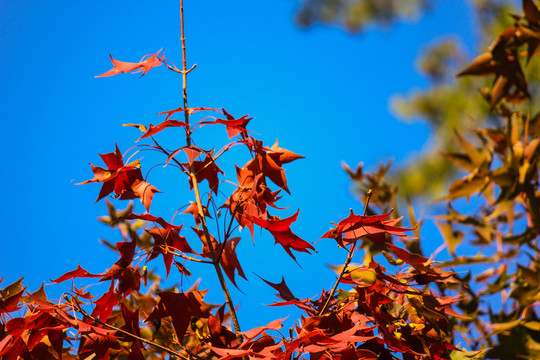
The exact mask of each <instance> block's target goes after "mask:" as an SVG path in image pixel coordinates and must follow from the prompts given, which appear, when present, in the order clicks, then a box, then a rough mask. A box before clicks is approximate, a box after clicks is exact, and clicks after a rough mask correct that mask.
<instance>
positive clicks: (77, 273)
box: [51, 264, 103, 284]
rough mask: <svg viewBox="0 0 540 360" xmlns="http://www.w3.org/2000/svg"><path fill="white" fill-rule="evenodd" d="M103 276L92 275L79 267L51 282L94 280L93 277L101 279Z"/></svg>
mask: <svg viewBox="0 0 540 360" xmlns="http://www.w3.org/2000/svg"><path fill="white" fill-rule="evenodd" d="M101 276H103V274H90V273H89V272H88V271H86V270H84V269H83V268H82V267H81V265H80V264H79V266H78V267H77V269H75V270H72V271H68V272H67V273H65V274H64V275H62V276H60V277H59V278H58V279H55V280H51V281H52V282H54V283H57V284H58V283H61V282H62V281H66V280H69V279H74V278H92V277H101Z"/></svg>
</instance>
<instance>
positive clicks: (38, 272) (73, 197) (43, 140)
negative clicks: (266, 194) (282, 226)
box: [0, 0, 475, 328]
mask: <svg viewBox="0 0 540 360" xmlns="http://www.w3.org/2000/svg"><path fill="white" fill-rule="evenodd" d="M263 4H264V5H263ZM269 4H271V6H270V5H269ZM297 6H298V3H297V2H296V1H290V0H288V1H285V0H278V1H272V2H260V1H247V0H242V1H228V2H224V1H206V2H201V1H189V0H188V1H186V4H185V15H186V25H185V28H186V36H187V55H188V63H189V65H188V66H191V64H193V63H196V64H197V65H198V66H197V69H196V70H195V71H194V72H193V73H192V75H190V78H189V85H188V93H189V103H190V106H208V107H225V108H226V109H227V110H228V111H229V112H231V113H232V114H234V115H235V116H241V115H244V114H250V115H251V116H253V117H254V118H255V119H254V120H253V121H252V123H251V129H252V130H254V131H256V132H257V133H259V134H260V137H261V138H262V139H264V140H265V143H266V144H268V145H271V144H272V143H273V142H274V141H275V139H279V143H280V145H281V146H282V147H284V148H287V149H290V150H292V151H295V152H297V153H299V154H302V155H304V156H305V157H306V159H303V160H299V161H297V162H294V163H291V164H287V166H286V168H287V176H288V180H289V188H290V189H291V193H292V196H291V197H285V198H284V199H283V200H282V203H281V204H282V206H291V208H290V209H289V210H286V211H284V212H282V213H281V214H280V215H281V216H282V217H285V216H290V215H292V214H293V213H294V212H295V211H296V210H297V209H298V208H299V209H300V216H299V218H298V221H297V223H295V224H294V225H293V228H292V229H293V231H295V232H296V233H297V234H299V235H300V236H301V237H303V238H304V239H306V240H307V241H310V242H313V241H315V240H317V239H318V238H319V237H320V236H321V235H322V234H323V233H324V232H326V231H327V230H328V228H329V226H330V222H331V221H337V220H339V219H340V218H343V217H345V216H347V215H348V212H349V208H354V209H356V210H357V212H359V211H361V209H362V206H361V204H359V203H358V202H357V201H356V200H354V199H353V197H352V196H351V193H350V189H349V187H350V183H349V181H348V178H347V176H346V175H345V174H344V172H343V171H342V170H341V166H340V163H341V162H342V161H346V162H347V163H349V164H350V165H351V166H354V165H356V163H358V162H360V161H363V162H364V163H365V164H366V165H367V167H368V168H374V167H376V166H377V164H378V162H379V161H381V160H389V159H392V158H393V159H395V160H396V161H400V160H402V159H405V158H407V156H408V155H409V154H411V153H412V152H413V151H418V150H420V149H421V148H422V146H423V144H424V143H425V141H426V139H427V137H428V135H429V132H428V130H427V129H426V128H425V127H424V126H423V125H421V124H414V125H407V124H404V123H401V122H399V121H398V120H397V119H395V118H394V117H393V116H392V115H391V114H390V111H389V99H390V97H391V96H392V95H393V94H395V93H406V92H407V91H408V90H411V89H413V88H419V87H420V88H421V87H424V86H426V80H425V79H423V78H422V77H421V76H420V75H419V74H418V73H417V72H416V70H415V65H414V61H415V58H416V57H417V55H418V54H419V51H420V50H421V49H422V48H423V47H424V46H425V45H426V44H428V43H432V42H434V41H436V40H437V39H439V38H441V37H443V36H447V35H450V34H455V35H454V36H457V37H459V38H460V39H462V41H463V43H464V44H465V49H466V50H469V51H470V52H472V51H471V49H472V48H474V46H473V41H474V38H475V36H474V31H475V30H474V26H473V23H472V21H471V19H470V13H469V10H468V8H467V6H466V5H465V4H464V1H462V0H453V1H440V2H437V5H436V7H435V8H434V9H433V11H432V12H430V13H428V14H426V15H425V16H424V17H422V19H421V20H420V21H418V22H415V23H399V24H397V25H395V26H394V27H392V28H390V29H386V30H382V31H381V30H373V31H370V32H368V33H366V34H363V35H357V36H351V35H349V34H347V33H346V32H344V31H342V30H339V29H335V28H327V27H314V28H311V29H308V30H303V29H299V28H298V27H297V26H296V25H295V24H294V22H293V17H294V13H295V10H296V8H297ZM179 37H180V34H179V16H178V4H176V2H152V3H149V2H142V1H130V2H126V1H115V2H111V1H86V2H84V1H83V2H81V1H75V2H74V1H54V2H38V1H25V0H19V1H10V2H8V1H6V0H1V1H0V52H1V53H2V57H1V58H0V95H1V96H0V121H1V124H2V133H3V136H2V142H1V146H2V156H1V157H0V166H1V168H2V177H1V178H0V186H1V188H2V189H3V196H2V198H3V206H2V207H1V210H0V211H1V218H2V220H3V227H2V232H1V235H0V242H1V248H0V249H1V250H0V277H2V276H3V277H4V278H5V279H4V283H3V285H4V286H5V285H6V284H8V283H10V282H12V281H15V280H16V279H18V278H19V277H21V276H24V277H25V282H26V284H28V288H29V289H30V290H35V289H37V288H38V287H39V285H40V284H41V282H42V281H45V282H49V279H51V278H57V277H59V276H60V275H62V274H63V273H65V272H67V271H69V270H73V269H75V268H76V267H77V264H79V263H80V264H81V265H82V266H83V267H84V268H86V269H87V270H89V271H91V272H94V273H98V272H102V271H104V270H105V269H106V268H107V267H108V266H110V265H111V264H112V263H113V262H115V261H116V259H117V256H116V255H115V254H114V253H112V252H111V251H109V250H107V249H106V248H105V247H104V246H103V245H101V244H99V242H98V239H99V238H100V237H106V238H107V239H109V240H111V241H113V242H116V241H120V240H121V238H120V236H119V234H116V233H111V232H110V231H108V230H107V229H106V228H105V227H104V226H103V225H100V224H99V223H98V222H97V221H96V217H97V216H101V215H104V214H105V213H106V209H105V203H104V202H103V201H102V202H99V203H97V204H93V202H94V200H95V198H96V197H97V194H98V192H99V189H100V186H99V185H93V184H92V185H85V186H75V185H74V184H73V183H76V182H80V181H83V180H86V179H89V178H91V177H92V173H91V170H90V167H89V166H88V163H89V162H92V163H94V164H96V165H100V164H101V160H100V158H99V156H98V153H106V152H111V151H113V150H114V144H115V142H117V143H118V145H119V147H120V149H121V150H122V151H125V150H127V149H128V148H130V147H131V146H132V145H133V144H134V141H135V140H136V139H137V137H138V136H139V133H138V132H137V131H138V130H136V129H133V128H124V127H122V124H124V123H143V124H149V123H150V122H153V123H154V124H156V123H158V122H159V121H160V118H159V117H158V116H156V115H155V114H156V113H158V112H161V111H165V110H170V109H173V108H176V107H178V106H180V104H181V98H180V96H181V91H180V90H181V77H179V76H175V74H173V73H172V72H170V71H168V70H166V69H165V68H158V69H154V70H152V71H151V72H150V73H148V74H147V75H146V76H145V77H143V78H139V76H137V75H131V76H130V75H124V76H116V77H112V78H99V79H96V78H94V77H93V76H94V75H97V74H100V73H103V72H105V71H107V70H108V69H109V68H110V67H111V65H110V61H109V56H108V54H109V53H111V54H112V55H113V56H114V57H115V58H117V59H119V60H124V61H133V62H137V61H139V59H140V58H141V57H142V56H143V55H144V54H147V53H154V52H156V51H157V50H159V49H160V48H164V51H165V54H166V56H167V57H168V58H169V59H171V60H172V61H173V62H175V63H176V64H177V66H180V65H181V62H180V42H179ZM220 136H221V135H220ZM215 140H216V138H214V135H213V134H212V138H211V139H210V140H200V143H205V144H211V143H212V142H213V141H215ZM225 140H226V137H225V133H224V131H223V135H222V137H221V138H219V139H218V140H217V141H219V144H223V142H224V141H225ZM146 160H148V159H146ZM225 160H226V162H225V163H224V164H223V166H222V169H223V170H224V171H225V172H226V174H227V175H228V176H229V179H233V180H234V179H235V178H234V168H233V167H232V162H230V161H229V160H234V157H233V158H229V159H225ZM227 161H228V162H227ZM142 162H143V170H144V167H145V159H143V160H142ZM148 168H149V165H148V164H147V165H146V169H148ZM164 176H177V177H175V178H169V179H163V177H164ZM149 181H150V182H152V183H153V184H154V185H155V186H156V187H158V188H159V189H160V190H163V191H164V193H163V194H158V195H156V197H155V200H154V203H153V205H152V209H151V210H152V213H153V214H155V215H158V216H162V217H164V218H165V219H170V218H171V216H172V214H173V212H174V211H175V209H177V208H178V207H180V206H182V205H184V204H185V203H187V202H188V201H189V200H193V194H191V193H188V192H186V191H182V190H178V187H180V188H181V189H182V188H184V187H186V186H187V181H186V180H185V179H184V178H183V177H181V176H178V175H177V174H176V173H174V172H173V171H170V170H167V169H165V170H161V169H159V170H155V171H153V173H152V174H151V176H150V177H149ZM224 189H225V188H224ZM221 201H224V199H223V198H222V199H221ZM117 204H118V206H119V207H120V208H122V207H124V204H123V203H117ZM139 210H140V209H139ZM184 235H188V236H191V234H189V233H188V232H185V233H184ZM432 235H433V237H434V239H433V240H432V241H430V246H433V248H432V249H428V251H429V250H433V249H435V248H436V247H438V246H439V245H440V244H441V242H442V240H441V239H440V237H439V235H438V233H433V234H432ZM242 236H243V240H242V242H241V243H240V245H239V250H238V252H239V258H240V261H241V264H242V266H243V268H244V271H245V272H246V274H247V276H248V278H249V282H245V281H243V280H239V281H238V283H239V286H240V288H241V289H242V291H243V292H244V294H242V293H239V292H238V291H233V299H234V300H235V302H237V303H238V304H239V305H240V317H241V322H243V323H244V324H245V325H244V326H245V328H248V327H253V326H256V325H262V324H263V323H266V322H268V321H270V320H271V319H274V318H276V317H284V316H286V315H287V314H288V312H289V310H288V309H278V310H275V309H274V310H272V311H273V312H271V311H270V310H269V309H268V308H264V307H261V305H260V304H261V303H264V304H268V303H270V302H271V301H273V300H277V299H276V298H275V297H274V296H273V294H274V293H275V291H274V290H273V289H271V288H269V287H268V286H266V285H265V284H263V283H262V282H261V281H260V280H259V279H258V278H257V277H256V276H255V275H254V274H253V272H257V274H259V275H261V276H262V277H264V278H266V279H268V280H270V281H274V282H279V281H280V279H281V276H285V278H286V280H287V283H288V284H289V286H290V288H291V289H292V291H293V292H294V293H295V295H296V296H298V297H312V296H316V295H317V296H318V295H319V294H320V291H321V289H322V288H323V287H324V288H326V289H328V288H329V287H330V286H331V285H332V283H333V281H334V279H335V276H334V274H333V273H332V272H331V271H330V270H329V269H328V268H327V267H326V264H328V263H333V264H337V263H342V262H343V261H344V259H345V257H346V254H345V253H344V252H343V251H337V249H336V246H335V244H334V243H333V242H331V241H320V242H318V243H317V244H316V247H317V249H318V250H319V253H318V254H315V255H311V256H310V255H305V254H298V256H297V258H298V262H299V263H300V264H301V265H302V268H300V267H299V266H298V265H296V264H295V263H294V262H293V261H292V260H291V259H290V258H289V257H288V256H287V254H286V253H285V252H284V251H283V250H282V248H281V247H280V246H274V245H273V239H272V238H271V236H270V235H269V234H263V235H260V236H256V239H255V247H253V245H252V244H251V241H250V238H249V236H248V235H247V234H246V233H243V234H242ZM154 264H156V265H158V262H154ZM158 268H159V267H158ZM176 274H177V273H176V272H175V270H174V269H173V272H172V275H171V277H173V278H174V276H176ZM214 278H215V275H213V274H210V275H208V276H206V275H205V276H204V277H203V280H202V282H201V285H200V288H202V289H205V288H211V291H210V294H209V300H213V301H215V302H223V300H221V293H220V291H219V289H218V288H217V285H216V282H215V280H214ZM196 279H197V275H194V279H191V280H187V281H188V283H189V281H193V280H196ZM67 286H69V284H68V283H65V284H61V285H60V287H56V290H54V291H52V292H51V294H57V293H58V292H63V291H66V290H67V288H66V287H67ZM252 311H257V314H258V319H250V318H249V313H252ZM242 318H243V319H242Z"/></svg>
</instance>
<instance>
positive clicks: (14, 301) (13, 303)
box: [0, 290, 24, 314]
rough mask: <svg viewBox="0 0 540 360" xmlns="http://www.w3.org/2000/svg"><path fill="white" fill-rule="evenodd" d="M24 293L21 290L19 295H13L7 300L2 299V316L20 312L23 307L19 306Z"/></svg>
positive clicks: (0, 306)
mask: <svg viewBox="0 0 540 360" xmlns="http://www.w3.org/2000/svg"><path fill="white" fill-rule="evenodd" d="M23 293H24V290H21V291H19V292H18V293H16V294H13V295H11V296H9V297H6V298H4V297H1V298H0V314H4V313H10V312H13V311H17V310H19V309H20V308H21V306H18V304H19V300H20V299H21V296H22V294H23Z"/></svg>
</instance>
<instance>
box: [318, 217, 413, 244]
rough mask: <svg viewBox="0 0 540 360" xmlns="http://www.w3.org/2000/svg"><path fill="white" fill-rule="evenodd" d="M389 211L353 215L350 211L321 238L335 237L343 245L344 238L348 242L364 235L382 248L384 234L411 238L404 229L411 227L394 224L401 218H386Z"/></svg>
mask: <svg viewBox="0 0 540 360" xmlns="http://www.w3.org/2000/svg"><path fill="white" fill-rule="evenodd" d="M391 213H392V212H388V213H386V214H382V215H375V216H362V215H355V214H354V212H352V211H351V214H350V215H349V216H348V217H347V218H346V219H343V220H341V221H340V222H339V223H338V224H337V225H336V227H335V228H334V229H331V230H330V231H328V232H327V233H326V234H324V235H323V236H321V238H328V239H335V240H336V241H337V243H338V244H339V245H340V246H344V240H345V241H346V242H347V244H349V243H351V242H353V241H354V240H357V239H359V238H361V237H365V238H367V239H368V240H370V241H372V242H373V243H375V244H377V245H378V246H380V247H382V248H384V245H385V242H386V235H385V234H390V235H396V236H400V237H403V238H409V239H410V238H412V237H411V236H408V235H406V234H405V232H406V231H411V230H412V229H407V228H403V227H396V226H394V225H395V224H397V223H398V222H399V221H400V220H401V218H398V219H393V220H386V219H387V218H388V217H389V216H390V214H391Z"/></svg>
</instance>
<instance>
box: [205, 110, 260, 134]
mask: <svg viewBox="0 0 540 360" xmlns="http://www.w3.org/2000/svg"><path fill="white" fill-rule="evenodd" d="M223 113H224V114H225V116H226V117H227V119H226V120H224V119H216V120H215V121H202V122H201V123H200V126H203V125H211V124H223V125H225V126H226V129H227V134H228V136H229V139H230V138H232V137H234V136H236V135H238V134H240V133H242V132H246V131H247V130H246V126H247V124H248V123H249V121H250V120H251V119H252V118H249V117H248V115H244V116H242V117H241V118H238V119H235V118H234V117H233V116H232V115H231V114H229V113H228V112H227V111H225V109H223Z"/></svg>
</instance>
